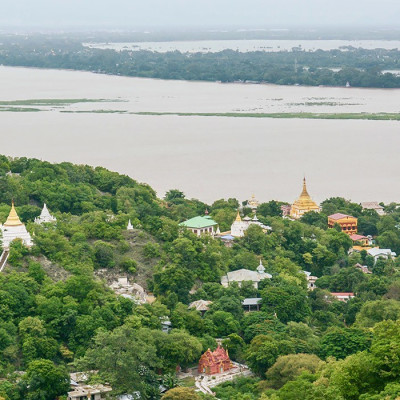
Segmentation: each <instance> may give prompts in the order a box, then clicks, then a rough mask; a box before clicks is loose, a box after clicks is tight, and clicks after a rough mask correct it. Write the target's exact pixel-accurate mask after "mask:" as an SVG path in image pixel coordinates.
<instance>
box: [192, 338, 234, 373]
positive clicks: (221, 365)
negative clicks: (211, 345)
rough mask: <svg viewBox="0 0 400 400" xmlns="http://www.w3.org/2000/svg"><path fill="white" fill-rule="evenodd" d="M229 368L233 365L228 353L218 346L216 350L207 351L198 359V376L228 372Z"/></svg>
mask: <svg viewBox="0 0 400 400" xmlns="http://www.w3.org/2000/svg"><path fill="white" fill-rule="evenodd" d="M231 368H233V365H232V362H231V360H230V358H229V355H228V352H227V351H226V350H225V349H224V348H223V347H221V346H220V345H218V347H217V348H216V350H214V351H211V350H210V349H208V350H207V351H206V352H205V353H204V354H203V355H202V356H201V357H200V361H199V369H198V371H199V373H200V374H208V375H214V374H220V373H222V372H225V371H228V370H229V369H231Z"/></svg>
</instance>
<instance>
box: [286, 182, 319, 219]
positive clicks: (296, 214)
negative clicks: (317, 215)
mask: <svg viewBox="0 0 400 400" xmlns="http://www.w3.org/2000/svg"><path fill="white" fill-rule="evenodd" d="M309 211H315V212H319V211H320V208H319V206H318V204H317V203H316V202H315V201H314V200H313V199H312V198H311V197H310V195H309V194H308V192H307V185H306V178H304V179H303V191H302V192H301V194H300V197H299V198H298V199H297V200H296V201H295V202H294V203H293V204H292V207H291V208H290V217H291V218H293V219H299V218H301V217H302V216H303V215H304V214H305V213H308V212H309Z"/></svg>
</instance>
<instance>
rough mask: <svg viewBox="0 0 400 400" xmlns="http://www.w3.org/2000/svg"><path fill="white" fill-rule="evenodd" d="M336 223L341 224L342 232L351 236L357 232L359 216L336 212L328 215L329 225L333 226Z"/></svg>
mask: <svg viewBox="0 0 400 400" xmlns="http://www.w3.org/2000/svg"><path fill="white" fill-rule="evenodd" d="M335 224H339V225H340V228H341V230H342V232H344V233H347V234H348V235H349V236H351V235H353V234H355V233H357V218H356V217H352V216H351V215H347V214H342V213H336V214H332V215H330V216H329V217H328V227H329V228H333V227H334V226H335Z"/></svg>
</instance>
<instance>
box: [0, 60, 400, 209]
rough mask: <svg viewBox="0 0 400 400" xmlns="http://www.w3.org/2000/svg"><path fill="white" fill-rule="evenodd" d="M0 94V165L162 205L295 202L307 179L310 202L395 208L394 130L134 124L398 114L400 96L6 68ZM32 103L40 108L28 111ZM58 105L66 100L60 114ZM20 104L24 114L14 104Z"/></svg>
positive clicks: (327, 123)
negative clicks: (86, 174) (32, 162)
mask: <svg viewBox="0 0 400 400" xmlns="http://www.w3.org/2000/svg"><path fill="white" fill-rule="evenodd" d="M0 88H1V90H0V111H1V112H0V154H6V155H10V156H27V157H36V158H40V159H43V160H49V161H54V162H59V161H71V162H74V163H85V164H90V165H102V166H105V167H107V168H109V169H112V170H115V171H118V172H121V173H125V174H128V175H130V176H131V177H133V178H135V179H137V180H138V181H141V182H146V183H149V184H150V185H151V186H152V187H153V188H154V189H156V190H157V193H158V195H159V196H163V195H164V193H165V191H166V190H168V189H172V188H178V189H180V190H182V191H184V192H185V194H186V195H187V197H195V198H199V199H201V200H203V201H206V202H212V201H214V200H216V199H219V198H228V197H236V198H238V199H239V200H245V199H247V198H249V197H250V196H251V194H252V193H254V194H255V196H256V197H257V198H258V199H259V200H260V201H269V200H271V199H277V200H284V201H293V200H294V199H295V198H296V197H297V196H298V195H299V194H300V191H301V183H302V182H301V180H302V178H303V175H306V177H307V180H308V188H309V192H310V194H311V196H312V197H313V198H314V199H315V200H316V201H322V200H323V199H325V198H328V197H331V196H343V197H345V198H348V199H352V200H353V201H357V202H360V201H372V200H377V201H384V202H391V201H397V202H400V185H399V181H400V157H399V153H400V152H399V150H400V122H398V121H397V122H396V121H357V120H308V119H269V118H262V119H259V118H244V117H243V118H232V117H214V116H211V117H202V116H175V115H167V116H166V115H163V116H157V115H146V116H143V115H135V114H129V113H134V112H143V111H147V112H194V113H199V112H200V113H201V112H210V113H213V112H267V113H268V112H271V113H275V112H313V113H318V112H324V113H329V112H331V113H334V112H369V113H373V112H397V113H398V112H400V90H389V89H388V90H386V89H355V88H329V87H301V86H275V85H250V84H219V83H208V82H185V81H162V80H154V79H140V78H126V77H117V76H108V75H98V74H92V73H88V72H73V71H55V70H39V69H25V68H10V67H0ZM31 99H41V100H42V102H40V103H38V102H37V101H31V102H27V100H31ZM59 99H70V100H69V101H68V100H65V102H63V103H61V104H57V102H55V100H59ZM77 99H87V100H91V101H86V102H79V103H77V102H76V100H77ZM100 99H102V101H100ZM15 100H20V101H21V102H20V103H18V104H15V103H14V104H13V103H11V102H12V101H15ZM43 100H46V101H43ZM72 100H75V101H72ZM9 107H21V108H35V109H39V110H41V111H40V112H18V111H16V110H15V109H14V111H7V110H8V109H9ZM111 111H115V113H111Z"/></svg>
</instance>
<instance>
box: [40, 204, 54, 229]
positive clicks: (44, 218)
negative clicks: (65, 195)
mask: <svg viewBox="0 0 400 400" xmlns="http://www.w3.org/2000/svg"><path fill="white" fill-rule="evenodd" d="M56 221H57V218H56V217H54V216H53V215H51V214H50V212H49V210H48V209H47V206H46V203H44V204H43V209H42V212H41V213H40V215H39V217H37V218H35V224H44V223H48V222H56Z"/></svg>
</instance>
